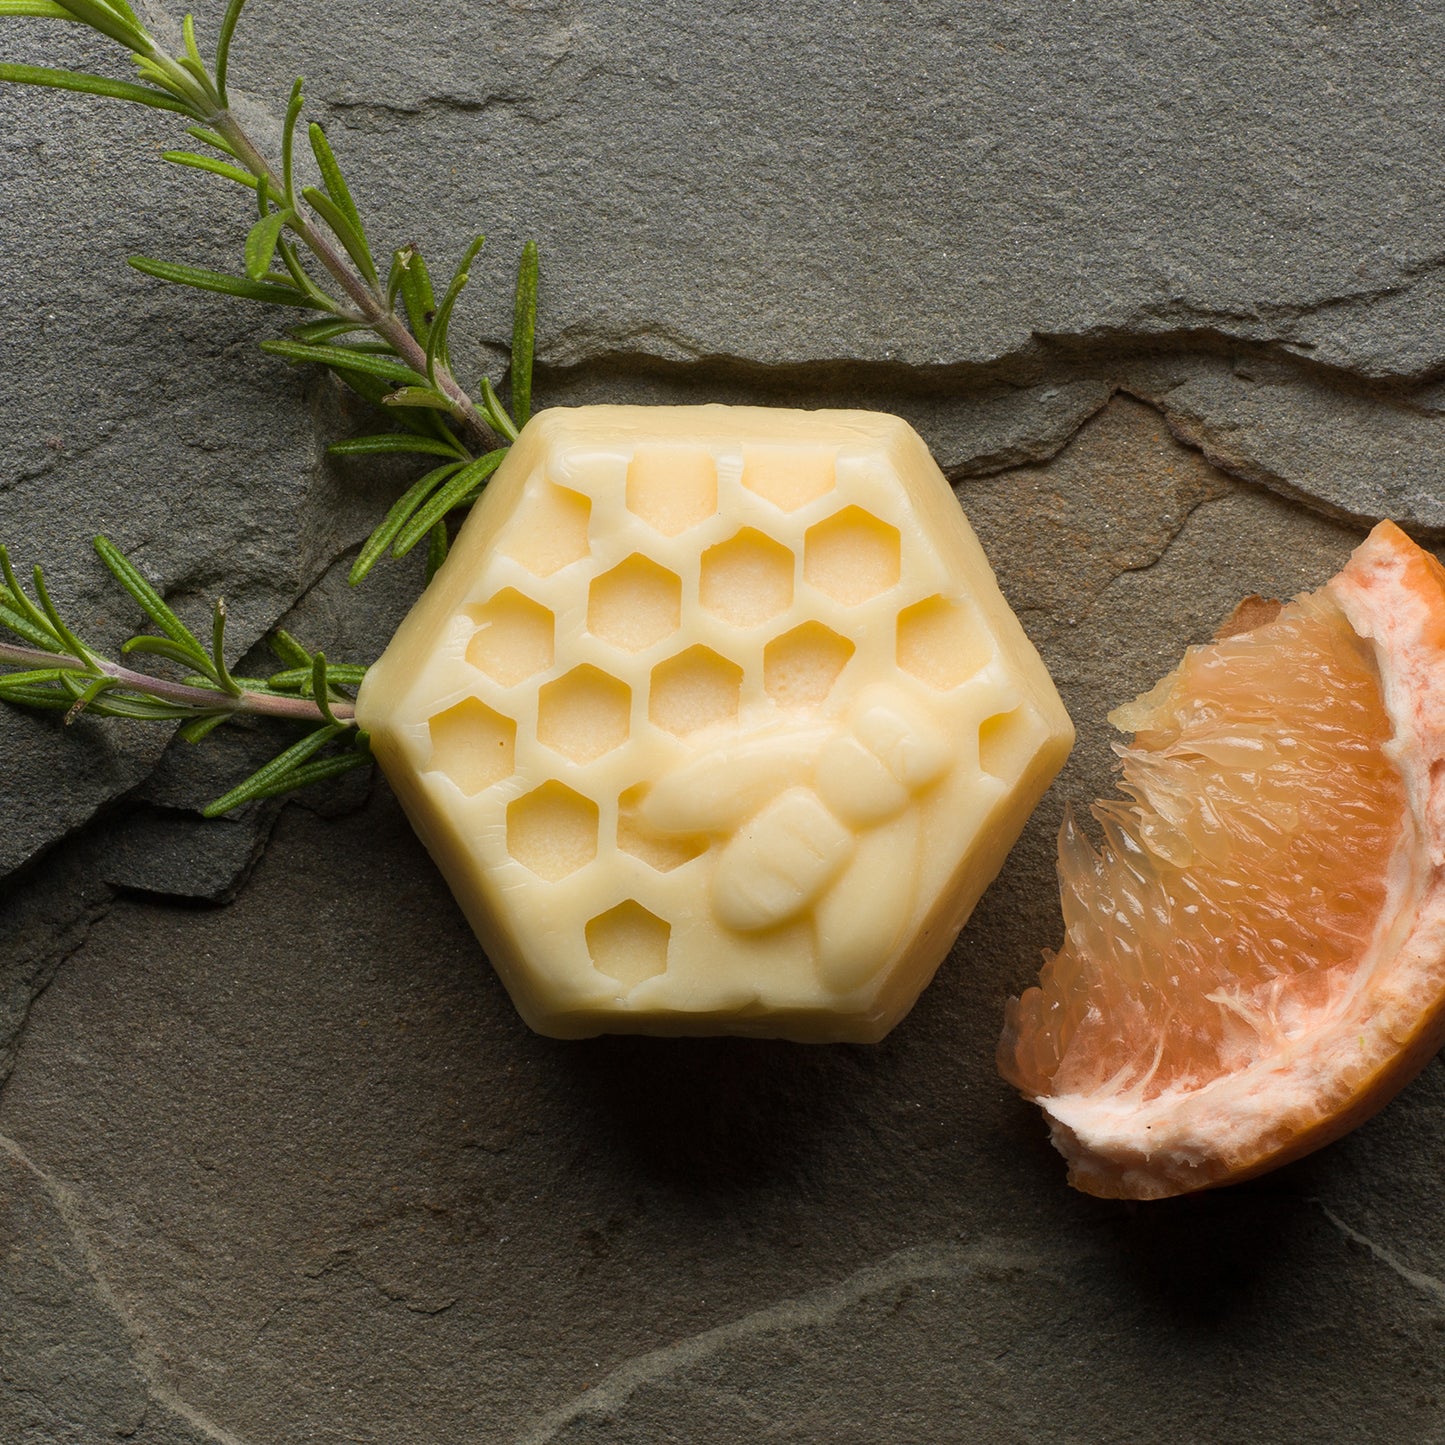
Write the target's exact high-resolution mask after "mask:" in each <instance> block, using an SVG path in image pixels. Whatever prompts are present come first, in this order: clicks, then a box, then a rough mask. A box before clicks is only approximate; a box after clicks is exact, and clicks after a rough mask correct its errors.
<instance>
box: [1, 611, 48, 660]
mask: <svg viewBox="0 0 1445 1445" xmlns="http://www.w3.org/2000/svg"><path fill="white" fill-rule="evenodd" d="M0 627H4V628H7V629H8V630H9V631H11V632H13V633H14V634H15V635H16V636H17V637H23V638H24V639H25V641H26V642H28V643H29V644H30V645H31V646H32V647H39V648H42V649H43V650H44V651H46V652H54V651H55V638H54V637H52V636H51V635H50V632H49V630H48V629H47V628H42V627H38V626H37V625H36V624H35V623H34V622H33V621H32V620H31V619H30V618H29V617H27V616H26V615H25V614H24V613H22V612H18V611H16V610H15V608H13V607H11V606H9V605H8V604H7V603H5V602H3V601H0Z"/></svg>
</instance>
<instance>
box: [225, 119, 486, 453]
mask: <svg viewBox="0 0 1445 1445" xmlns="http://www.w3.org/2000/svg"><path fill="white" fill-rule="evenodd" d="M205 123H206V124H207V125H209V126H211V128H212V129H214V130H215V131H216V133H217V134H218V135H222V136H224V137H225V138H226V140H227V141H228V142H229V143H230V144H231V145H232V146H233V147H234V148H235V151H236V154H237V155H238V156H239V157H240V158H241V160H242V161H243V162H244V163H245V165H246V167H247V168H248V169H249V170H250V171H251V173H252V174H253V175H256V176H259V177H261V178H262V179H263V180H265V181H266V183H267V184H268V185H269V186H270V187H271V190H272V193H273V194H274V195H278V196H279V195H283V194H285V188H284V186H283V185H282V183H281V181H280V179H279V178H278V177H277V175H276V172H275V171H274V170H273V169H272V167H271V164H270V162H269V161H267V159H266V157H265V156H264V155H262V154H261V152H260V151H259V150H258V149H257V147H256V145H255V144H254V142H253V141H252V140H251V138H250V136H249V135H247V134H246V131H245V130H244V129H243V128H242V126H241V124H240V122H239V121H237V119H236V117H235V116H234V115H233V114H232V113H231V111H229V110H227V109H220V110H217V111H216V112H215V113H214V114H212V115H210V116H208V117H207V119H206V122H205ZM292 229H294V230H295V232H296V234H297V235H298V236H300V237H301V239H302V240H303V241H304V242H305V243H306V245H307V246H308V247H309V248H310V250H311V252H312V254H313V255H314V256H315V257H316V259H317V260H318V261H320V262H321V264H322V265H323V266H324V267H325V268H326V269H327V271H329V272H330V273H331V275H332V276H333V277H334V278H335V280H336V282H337V284H338V285H339V286H340V287H341V288H342V290H344V291H345V292H346V294H347V295H348V296H349V297H350V298H351V299H352V301H354V302H355V303H356V307H357V310H358V311H360V313H361V315H362V316H363V317H365V319H366V322H367V325H369V326H370V327H371V328H372V329H373V330H374V331H375V332H376V333H377V334H378V335H379V336H381V337H382V338H383V339H384V340H385V341H386V342H387V343H388V344H389V345H390V346H391V348H392V350H394V351H395V352H396V354H397V355H398V356H399V357H401V359H402V360H403V361H404V362H406V364H407V365H408V366H409V367H411V369H412V370H413V371H415V372H417V373H419V374H420V375H422V376H426V375H427V374H428V373H427V358H426V351H425V349H424V348H423V347H422V345H421V343H420V342H419V341H417V339H416V337H414V336H413V335H412V334H411V332H410V330H409V329H408V328H407V326H406V324H405V322H403V321H402V320H401V318H400V317H399V316H397V314H396V313H395V311H393V310H392V309H391V308H390V307H389V306H388V305H387V304H386V300H385V298H384V297H382V296H379V295H378V294H377V293H376V292H375V291H374V290H373V289H372V288H371V287H370V286H368V285H367V284H366V282H365V281H364V280H363V279H362V278H361V277H360V276H359V275H357V273H356V272H355V270H354V269H353V268H352V267H351V265H350V264H349V263H348V261H347V259H346V257H345V256H344V255H342V253H341V252H340V251H339V250H337V248H336V247H335V246H333V245H332V244H331V241H330V239H329V238H328V237H327V236H326V235H325V233H324V232H322V231H321V230H320V229H319V228H318V227H317V226H316V225H314V224H313V223H312V221H311V219H310V218H309V217H308V216H306V215H305V214H304V213H303V212H301V210H300V208H299V207H298V208H297V213H296V220H295V222H294V223H293V225H292ZM435 372H436V384H437V387H438V389H439V390H440V391H441V392H442V394H443V395H444V396H445V397H446V398H447V400H448V401H449V402H450V403H451V408H450V410H451V414H452V416H453V417H455V418H456V421H457V423H458V424H459V425H460V426H461V428H462V429H463V431H464V432H466V434H467V435H468V437H469V438H470V439H471V440H472V441H473V442H474V443H476V444H477V445H479V446H481V447H483V448H490V447H491V446H492V445H493V444H494V443H495V441H496V436H495V434H494V432H493V430H492V428H491V427H490V426H488V425H487V423H486V421H484V420H483V418H482V414H481V412H480V411H478V409H477V406H476V403H475V402H473V401H472V399H471V397H470V396H468V395H467V391H466V388H465V387H464V386H462V384H461V383H460V382H459V381H458V380H457V379H456V377H455V376H453V375H452V372H451V368H450V367H448V366H445V365H443V364H442V363H441V362H437V363H436V367H435Z"/></svg>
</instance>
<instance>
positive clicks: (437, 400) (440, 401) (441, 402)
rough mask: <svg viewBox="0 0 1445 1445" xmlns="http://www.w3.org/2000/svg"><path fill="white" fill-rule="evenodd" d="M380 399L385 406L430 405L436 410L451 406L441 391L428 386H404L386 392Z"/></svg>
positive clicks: (443, 409)
mask: <svg viewBox="0 0 1445 1445" xmlns="http://www.w3.org/2000/svg"><path fill="white" fill-rule="evenodd" d="M382 401H384V402H385V403H386V405H387V406H400V407H407V406H420V407H431V408H432V409H433V410H436V411H445V410H447V409H448V408H449V407H450V406H451V402H450V401H448V400H447V398H446V397H444V396H443V395H442V394H441V392H439V391H437V390H436V389H435V388H433V387H430V386H404V387H402V389H401V390H400V391H393V392H388V393H387V395H386V396H384V397H382Z"/></svg>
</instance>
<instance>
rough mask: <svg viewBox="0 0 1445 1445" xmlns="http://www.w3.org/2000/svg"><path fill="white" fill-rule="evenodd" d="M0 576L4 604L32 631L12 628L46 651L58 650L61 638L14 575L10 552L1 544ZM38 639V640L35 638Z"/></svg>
mask: <svg viewBox="0 0 1445 1445" xmlns="http://www.w3.org/2000/svg"><path fill="white" fill-rule="evenodd" d="M0 577H3V578H4V579H5V587H6V593H7V596H6V599H5V600H6V604H7V606H9V607H13V608H14V609H15V611H16V612H17V613H19V614H20V615H21V616H22V617H23V618H24V619H25V621H26V623H27V624H28V625H29V627H31V628H32V629H34V630H33V631H32V632H25V631H22V630H21V629H19V628H16V629H14V630H15V631H18V632H20V633H21V636H23V637H26V638H28V639H29V640H30V641H33V642H36V645H37V646H39V647H43V648H45V649H46V651H48V652H59V651H60V648H61V639H60V637H59V635H58V634H57V633H56V632H55V631H54V629H53V628H52V627H51V625H50V622H49V620H48V619H47V618H46V616H45V614H44V613H43V612H42V611H41V610H40V609H39V608H38V607H37V606H36V605H35V604H34V603H33V602H32V601H31V600H30V598H29V596H28V595H27V594H26V591H25V589H24V588H23V587H22V586H21V585H20V579H19V578H17V577H16V575H15V569H14V568H13V567H12V566H11V565H10V554H9V552H8V551H6V549H5V548H4V547H3V546H0ZM37 639H40V640H37Z"/></svg>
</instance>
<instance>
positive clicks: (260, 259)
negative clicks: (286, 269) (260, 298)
mask: <svg viewBox="0 0 1445 1445" xmlns="http://www.w3.org/2000/svg"><path fill="white" fill-rule="evenodd" d="M295 218H296V213H295V212H294V211H292V210H289V209H287V210H282V211H271V212H270V213H269V214H267V215H265V216H262V218H261V219H260V220H259V221H257V222H256V224H255V225H254V226H252V227H251V231H250V234H249V235H248V236H247V237H246V274H247V275H248V276H249V277H250V278H251V279H252V280H253V281H263V280H265V278H266V277H267V276H268V275H269V274H270V271H271V260H272V257H274V256H275V254H276V242H277V241H278V240H280V238H281V229H282V227H283V226H285V225H286V223H287V222H288V221H292V220H294V219H295Z"/></svg>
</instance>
